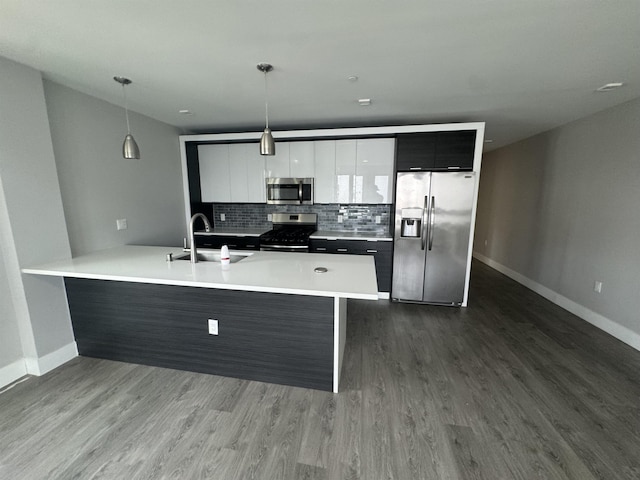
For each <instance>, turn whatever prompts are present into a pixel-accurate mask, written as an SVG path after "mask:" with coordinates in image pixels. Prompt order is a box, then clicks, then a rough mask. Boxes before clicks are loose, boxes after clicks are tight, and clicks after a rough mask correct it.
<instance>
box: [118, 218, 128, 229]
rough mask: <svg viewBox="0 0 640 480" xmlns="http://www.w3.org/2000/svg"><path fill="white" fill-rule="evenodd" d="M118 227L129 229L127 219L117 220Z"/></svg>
mask: <svg viewBox="0 0 640 480" xmlns="http://www.w3.org/2000/svg"><path fill="white" fill-rule="evenodd" d="M116 228H117V229H118V230H126V229H127V219H126V218H119V219H117V220H116Z"/></svg>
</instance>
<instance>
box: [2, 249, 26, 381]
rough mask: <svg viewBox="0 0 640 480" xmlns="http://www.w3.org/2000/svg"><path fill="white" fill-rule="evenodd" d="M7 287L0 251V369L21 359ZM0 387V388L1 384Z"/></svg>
mask: <svg viewBox="0 0 640 480" xmlns="http://www.w3.org/2000/svg"><path fill="white" fill-rule="evenodd" d="M3 244H4V242H3ZM9 285H10V284H9V276H8V275H7V269H6V267H5V262H4V254H3V253H2V251H0V368H2V367H6V366H7V365H10V364H12V363H13V362H16V361H18V360H20V359H21V358H22V357H23V354H22V345H21V342H20V332H19V331H18V318H17V316H16V310H15V308H14V306H13V299H12V298H11V288H10V286H9ZM0 386H2V384H1V383H0Z"/></svg>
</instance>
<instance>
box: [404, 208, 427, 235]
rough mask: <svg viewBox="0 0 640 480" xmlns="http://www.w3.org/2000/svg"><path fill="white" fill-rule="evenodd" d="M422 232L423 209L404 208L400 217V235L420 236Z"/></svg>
mask: <svg viewBox="0 0 640 480" xmlns="http://www.w3.org/2000/svg"><path fill="white" fill-rule="evenodd" d="M421 233H422V209H421V208H403V209H402V211H401V218H400V236H401V237H408V238H419V237H420V236H421Z"/></svg>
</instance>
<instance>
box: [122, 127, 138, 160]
mask: <svg viewBox="0 0 640 480" xmlns="http://www.w3.org/2000/svg"><path fill="white" fill-rule="evenodd" d="M122 156H123V157H124V158H128V159H133V158H136V159H137V158H140V148H138V144H137V143H136V141H135V139H134V138H133V135H131V134H130V133H127V136H126V137H124V143H123V144H122Z"/></svg>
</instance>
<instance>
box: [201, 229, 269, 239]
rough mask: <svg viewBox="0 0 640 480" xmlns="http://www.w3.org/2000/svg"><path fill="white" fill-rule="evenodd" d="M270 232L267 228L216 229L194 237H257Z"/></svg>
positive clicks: (202, 232)
mask: <svg viewBox="0 0 640 480" xmlns="http://www.w3.org/2000/svg"><path fill="white" fill-rule="evenodd" d="M269 230H271V228H269V227H266V228H265V227H263V228H224V227H216V228H214V229H213V230H212V231H211V232H205V231H204V230H202V231H198V232H195V234H196V235H213V236H215V235H230V236H234V237H259V236H260V235H262V234H263V233H265V232H268V231H269Z"/></svg>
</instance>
